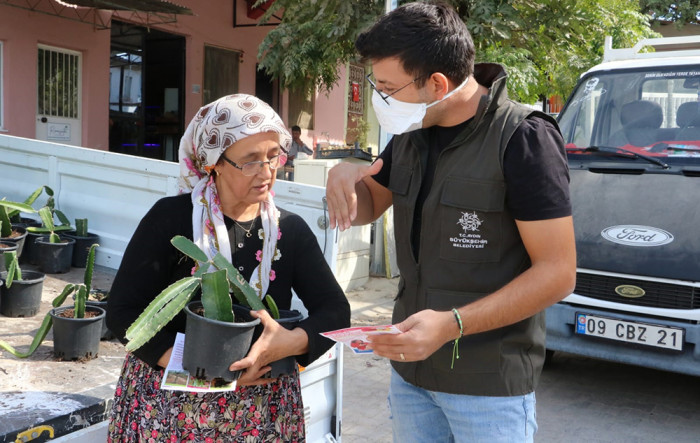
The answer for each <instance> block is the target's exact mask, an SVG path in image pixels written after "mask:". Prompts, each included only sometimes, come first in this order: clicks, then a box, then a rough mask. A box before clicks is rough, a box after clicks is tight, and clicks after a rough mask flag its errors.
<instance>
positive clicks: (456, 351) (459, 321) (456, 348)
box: [450, 308, 464, 369]
mask: <svg viewBox="0 0 700 443" xmlns="http://www.w3.org/2000/svg"><path fill="white" fill-rule="evenodd" d="M452 313H453V314H454V316H455V320H457V324H458V325H459V337H457V338H456V339H455V344H454V347H453V348H452V365H451V366H450V369H454V367H455V356H456V358H457V359H459V339H460V338H462V337H463V336H464V327H463V326H462V317H461V316H460V315H459V311H458V310H457V309H456V308H452Z"/></svg>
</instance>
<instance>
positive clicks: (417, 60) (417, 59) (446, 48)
mask: <svg viewBox="0 0 700 443" xmlns="http://www.w3.org/2000/svg"><path fill="white" fill-rule="evenodd" d="M355 48H357V51H358V52H359V54H360V56H361V57H362V59H363V61H369V62H371V61H373V60H382V59H385V58H389V57H397V58H398V59H399V60H400V61H401V63H402V65H403V69H404V71H406V72H407V73H408V74H411V75H413V76H414V77H417V78H418V80H417V81H416V83H417V84H418V86H423V85H424V84H425V82H426V80H427V79H428V77H429V76H430V75H431V74H433V73H435V72H441V73H443V74H445V76H447V78H449V79H450V80H451V81H452V82H453V83H456V84H459V83H462V82H463V81H464V80H465V79H466V78H467V76H469V75H471V74H472V73H473V72H474V43H473V42H472V37H471V35H470V34H469V31H468V30H467V26H466V25H465V24H464V22H463V21H462V19H461V18H460V16H459V15H458V14H457V11H455V10H454V8H452V7H451V6H449V5H447V4H445V3H442V2H440V1H432V2H425V3H423V2H416V3H408V4H406V5H403V6H401V7H399V8H396V9H394V10H393V11H391V12H389V13H388V14H386V15H384V16H383V17H381V18H380V19H379V20H378V21H377V22H376V23H375V24H374V25H373V26H372V27H371V28H370V29H368V30H367V31H364V32H363V33H361V34H360V35H359V36H358V37H357V40H356V41H355Z"/></svg>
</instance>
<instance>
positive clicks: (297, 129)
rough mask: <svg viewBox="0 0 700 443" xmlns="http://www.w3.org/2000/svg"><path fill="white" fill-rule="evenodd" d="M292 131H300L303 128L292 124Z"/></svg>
mask: <svg viewBox="0 0 700 443" xmlns="http://www.w3.org/2000/svg"><path fill="white" fill-rule="evenodd" d="M292 131H299V132H301V128H300V127H299V126H297V125H294V126H292Z"/></svg>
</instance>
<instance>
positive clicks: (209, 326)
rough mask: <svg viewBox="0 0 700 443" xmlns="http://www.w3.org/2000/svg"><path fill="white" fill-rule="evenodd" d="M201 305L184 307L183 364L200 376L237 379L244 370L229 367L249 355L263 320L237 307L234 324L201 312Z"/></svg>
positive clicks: (199, 302) (229, 379) (192, 304)
mask: <svg viewBox="0 0 700 443" xmlns="http://www.w3.org/2000/svg"><path fill="white" fill-rule="evenodd" d="M201 308H202V302H201V301H193V302H190V303H189V304H188V305H187V306H185V313H186V314H187V324H186V326H185V349H184V352H183V355H182V367H183V368H184V369H185V370H186V371H188V372H189V373H190V375H192V376H193V377H197V378H203V379H207V380H212V379H214V378H221V379H223V380H224V381H226V382H231V381H233V380H237V379H238V377H240V375H241V372H242V371H229V369H228V368H229V366H231V363H233V362H235V361H237V360H240V359H242V358H243V357H245V356H246V354H248V350H249V349H250V345H251V343H252V340H253V331H254V329H255V326H256V325H258V324H260V319H258V318H255V319H254V318H252V317H251V316H250V312H249V311H246V310H245V309H241V308H240V307H236V306H234V308H233V312H234V315H235V317H236V321H235V322H234V323H228V322H223V321H217V320H211V319H208V318H206V317H204V316H202V315H200V314H198V312H199V311H200V310H201Z"/></svg>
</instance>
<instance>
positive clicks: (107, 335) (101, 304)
mask: <svg viewBox="0 0 700 443" xmlns="http://www.w3.org/2000/svg"><path fill="white" fill-rule="evenodd" d="M97 291H100V292H108V291H104V290H102V289H93V290H92V291H90V292H91V293H92V292H97ZM73 299H75V297H73ZM85 305H86V306H97V307H98V308H102V309H104V310H105V312H107V300H103V301H97V300H87V301H86V302H85ZM112 338H114V334H113V333H112V331H110V330H109V328H108V327H107V322H106V321H103V322H102V333H101V334H100V340H111V339H112Z"/></svg>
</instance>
